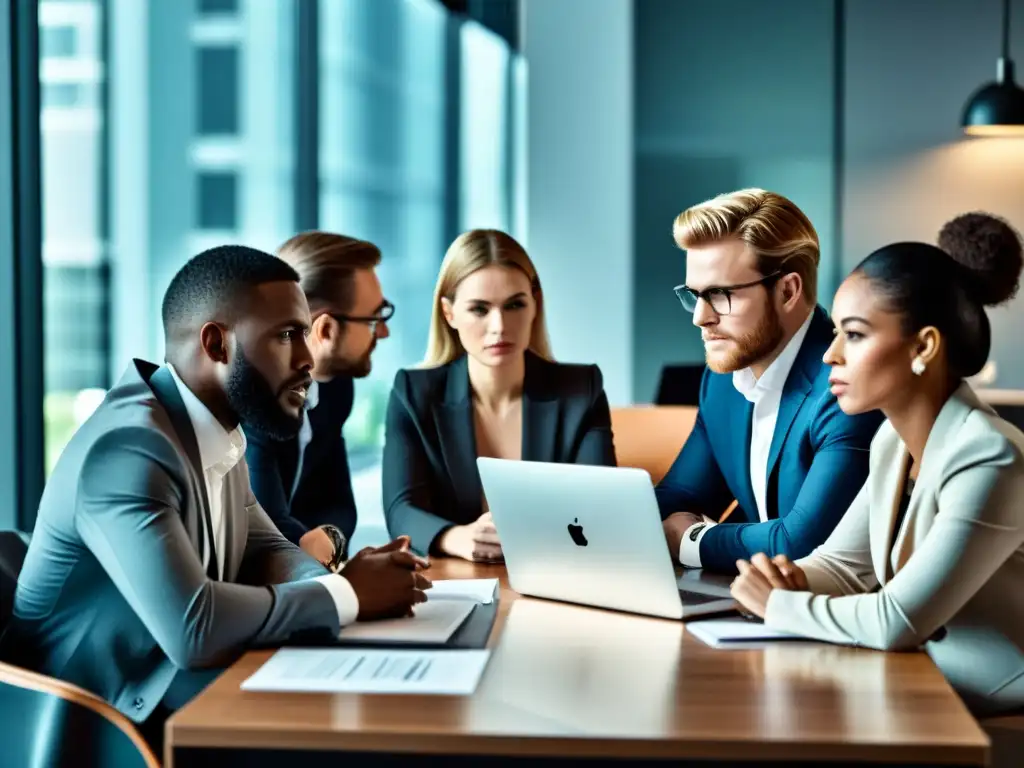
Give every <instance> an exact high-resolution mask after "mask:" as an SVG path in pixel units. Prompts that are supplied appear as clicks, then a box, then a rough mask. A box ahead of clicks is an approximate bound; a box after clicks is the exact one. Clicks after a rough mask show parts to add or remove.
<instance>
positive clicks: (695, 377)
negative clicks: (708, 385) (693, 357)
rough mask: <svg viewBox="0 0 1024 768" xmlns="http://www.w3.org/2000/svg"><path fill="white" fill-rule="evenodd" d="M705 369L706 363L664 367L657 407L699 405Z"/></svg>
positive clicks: (656, 401) (655, 398) (657, 396)
mask: <svg viewBox="0 0 1024 768" xmlns="http://www.w3.org/2000/svg"><path fill="white" fill-rule="evenodd" d="M705 367H706V366H705V365H704V363H678V364H675V365H666V366H663V367H662V369H661V376H660V377H659V378H658V392H657V394H656V395H655V396H654V402H655V403H656V404H657V405H694V406H695V405H697V404H698V403H699V401H700V383H701V380H702V379H703V378H704V368H705Z"/></svg>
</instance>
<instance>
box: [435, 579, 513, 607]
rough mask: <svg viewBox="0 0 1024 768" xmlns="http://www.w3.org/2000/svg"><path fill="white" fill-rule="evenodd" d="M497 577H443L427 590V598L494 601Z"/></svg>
mask: <svg viewBox="0 0 1024 768" xmlns="http://www.w3.org/2000/svg"><path fill="white" fill-rule="evenodd" d="M497 588H498V580H497V579H442V580H441V581H435V582H434V583H433V586H431V588H430V589H428V590H427V600H428V601H429V600H442V599H443V600H472V601H475V602H477V603H485V604H489V603H492V602H494V592H495V590H497Z"/></svg>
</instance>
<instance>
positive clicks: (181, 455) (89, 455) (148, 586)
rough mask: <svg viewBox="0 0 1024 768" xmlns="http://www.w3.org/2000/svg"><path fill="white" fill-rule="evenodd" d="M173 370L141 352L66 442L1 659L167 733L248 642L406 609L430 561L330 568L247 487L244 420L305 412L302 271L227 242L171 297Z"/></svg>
mask: <svg viewBox="0 0 1024 768" xmlns="http://www.w3.org/2000/svg"><path fill="white" fill-rule="evenodd" d="M163 323H164V331H165V339H166V365H164V366H156V365H154V364H152V363H148V362H145V361H142V360H134V361H133V362H132V364H131V365H129V366H128V370H127V371H126V372H125V374H124V376H123V377H122V378H121V380H120V381H119V382H118V384H117V385H116V386H115V387H114V388H113V389H111V390H110V392H109V393H108V394H107V396H106V399H105V400H104V401H103V403H102V404H101V405H100V406H99V408H98V409H97V410H96V412H95V413H94V414H93V415H92V417H91V418H90V419H89V420H88V421H87V422H86V423H85V424H84V425H83V426H82V427H81V429H79V431H78V432H77V433H76V434H75V436H74V437H73V438H72V440H71V442H70V443H69V444H68V446H67V448H66V449H65V450H64V452H63V454H62V456H61V458H60V461H59V462H58V464H57V466H56V469H55V470H54V472H53V474H52V476H51V477H50V479H49V482H48V483H47V486H46V490H45V492H44V494H43V498H42V501H41V503H40V506H39V514H38V518H37V521H36V527H35V532H34V535H33V537H32V542H31V545H30V546H29V550H28V555H27V557H26V559H25V564H24V568H23V570H22V572H21V576H20V578H19V580H18V587H17V591H16V594H15V604H14V617H13V619H12V623H11V626H10V628H9V636H8V637H5V642H4V646H5V650H4V655H5V656H6V657H7V658H8V659H10V660H13V661H15V662H16V663H19V664H21V665H22V666H27V667H29V668H31V669H34V670H37V671H40V672H43V673H45V674H48V675H51V676H53V677H57V678H60V679H62V680H66V681H68V682H72V683H75V684H77V685H80V686H82V687H84V688H87V689H89V690H91V691H93V692H95V693H97V694H98V695H100V696H102V697H103V698H104V699H106V700H107V701H109V702H111V703H112V704H113V705H114V706H115V707H117V708H118V709H119V710H120V711H121V712H123V713H124V714H125V715H127V716H128V717H129V718H131V719H132V720H134V721H135V722H137V723H145V724H146V726H152V728H149V727H146V728H144V732H145V731H153V732H155V733H159V732H160V730H162V721H163V719H165V718H166V717H167V715H168V713H169V712H171V711H173V710H174V709H176V708H177V707H179V706H181V705H182V704H183V703H184V702H185V701H187V700H188V699H189V698H191V696H193V695H194V694H195V693H197V692H198V690H200V689H201V687H202V686H203V685H204V684H205V683H207V682H209V681H210V680H211V679H212V676H213V675H212V674H211V673H210V672H204V671H203V670H209V669H214V670H215V669H217V668H220V667H223V666H225V665H227V664H230V663H231V662H232V661H233V660H234V659H235V658H237V657H238V655H239V654H240V653H241V652H243V651H244V650H245V649H247V648H250V647H253V646H274V645H281V644H283V643H285V642H287V641H288V640H289V638H290V637H292V636H293V635H294V634H295V633H299V632H311V631H312V632H315V631H323V632H327V633H333V634H334V635H337V633H338V631H339V630H340V628H341V627H342V626H344V625H346V624H348V623H350V622H352V621H355V620H356V619H360V620H367V619H375V618H383V617H391V616H401V615H405V614H408V613H409V612H410V611H411V609H412V606H413V605H414V604H415V603H418V602H422V601H424V600H425V599H426V596H425V593H424V589H426V588H428V587H429V586H430V582H429V581H428V580H427V578H426V577H425V576H424V575H423V574H422V573H421V572H420V571H421V570H422V569H423V568H425V567H426V566H427V562H426V561H425V560H422V559H421V558H417V557H415V556H414V555H412V554H411V553H410V552H409V551H408V550H407V543H408V542H407V541H401V540H396V541H394V542H392V543H391V544H389V545H387V546H386V547H382V548H379V549H368V550H364V551H362V552H360V553H359V554H357V555H356V556H355V557H353V558H352V559H351V560H349V561H348V562H347V563H346V564H345V566H344V568H343V569H342V570H341V572H340V573H332V572H330V571H328V570H327V569H326V568H325V567H324V566H323V565H321V564H320V563H318V562H317V561H316V560H314V559H313V558H312V557H310V556H309V555H307V554H305V553H304V552H303V551H302V550H301V549H299V548H298V547H297V546H295V545H294V544H292V543H290V542H289V541H288V540H287V539H285V538H284V536H282V535H281V534H280V532H279V531H278V530H277V528H276V527H275V526H274V524H273V523H272V522H271V521H270V519H269V518H268V517H267V515H266V514H265V513H264V511H263V509H262V508H261V507H260V505H259V503H258V502H257V501H256V499H255V498H254V496H253V493H252V491H251V490H250V486H249V472H248V469H247V467H246V463H245V436H244V434H243V432H242V430H241V428H240V425H246V424H252V425H253V426H254V427H258V428H259V429H260V430H261V432H263V433H264V434H273V435H278V436H279V437H280V438H281V439H285V438H288V437H291V436H293V435H294V434H295V433H296V431H297V430H298V429H299V426H300V425H301V423H302V412H303V407H304V403H305V394H306V390H307V388H308V386H309V383H310V373H309V372H310V369H311V367H312V363H313V361H312V356H311V354H310V351H309V349H308V348H307V346H306V333H307V331H308V329H309V325H310V313H309V307H308V305H307V303H306V299H305V296H304V295H303V292H302V289H301V288H300V286H299V282H298V275H297V274H296V273H295V271H294V270H293V269H292V268H291V267H290V266H288V265H287V264H286V263H285V262H283V261H281V260H280V259H277V258H276V257H274V256H271V255H268V254H265V253H262V252H260V251H255V250H252V249H250V248H243V247H240V246H222V247H219V248H214V249H212V250H209V251H206V252H204V253H202V254H200V255H198V256H196V257H195V258H194V259H192V260H191V261H189V262H188V263H187V264H186V265H185V266H184V267H183V268H182V269H181V271H179V272H178V274H177V275H176V276H175V277H174V279H173V280H172V281H171V284H170V286H169V288H168V290H167V293H166V295H165V297H164V302H163Z"/></svg>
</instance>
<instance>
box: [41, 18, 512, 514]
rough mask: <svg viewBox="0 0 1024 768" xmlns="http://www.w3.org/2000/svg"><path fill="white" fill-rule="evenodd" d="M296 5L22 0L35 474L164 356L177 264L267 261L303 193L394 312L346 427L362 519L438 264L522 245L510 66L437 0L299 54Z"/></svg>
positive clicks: (373, 498)
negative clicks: (34, 269) (35, 251)
mask: <svg viewBox="0 0 1024 768" xmlns="http://www.w3.org/2000/svg"><path fill="white" fill-rule="evenodd" d="M310 1H311V0H276V1H272V0H267V1H266V2H263V1H262V0H252V1H250V2H245V3H241V2H238V1H237V0H193V1H186V0H181V1H180V2H179V1H178V0H175V1H174V2H171V1H170V0H120V1H118V2H110V1H109V0H74V1H73V2H72V1H70V0H40V2H39V9H40V14H39V18H40V41H41V44H40V83H41V87H42V105H41V121H40V122H41V127H42V156H43V179H42V186H43V228H44V243H43V258H44V270H45V297H44V298H45V321H46V322H45V328H44V335H45V336H44V343H45V345H46V347H45V364H46V371H45V374H46V395H45V397H46V404H45V408H46V414H45V416H46V430H47V432H46V448H47V457H48V461H49V465H48V466H49V467H52V464H53V460H55V459H56V457H57V456H58V455H59V453H60V451H61V450H62V449H63V448H64V446H65V445H66V443H67V440H68V439H70V437H71V435H72V434H73V432H74V430H75V429H76V428H77V427H78V426H79V425H80V424H81V423H82V421H83V420H84V419H85V418H87V417H88V415H89V414H90V413H91V412H92V409H94V408H95V406H96V404H97V403H98V402H99V399H100V398H102V396H103V394H104V393H105V392H106V390H107V389H109V387H110V386H111V385H112V384H113V383H114V382H116V381H117V380H118V379H119V378H120V377H121V375H122V374H123V373H124V371H125V369H126V367H127V366H128V365H129V363H130V362H131V360H132V359H133V358H143V359H148V360H151V361H159V360H162V359H163V355H164V349H163V329H162V326H161V322H160V303H161V301H162V298H163V294H164V291H165V290H166V288H167V285H168V283H169V282H170V280H171V278H172V277H173V275H174V274H175V272H177V270H178V269H179V268H180V267H181V265H182V264H184V262H185V261H186V260H187V259H188V258H190V257H191V256H193V255H195V254H196V253H198V252H199V251H201V250H203V249H205V248H208V247H212V246H215V245H220V244H223V243H226V242H236V243H242V244H245V245H250V246H252V247H256V248H261V249H263V250H266V251H273V250H274V249H275V248H276V247H277V246H278V245H280V244H281V243H282V242H283V241H284V240H285V239H287V238H288V237H290V236H292V235H293V234H294V233H295V223H294V214H295V210H296V203H297V202H298V201H301V200H308V199H309V197H310V196H312V195H313V194H314V193H316V194H317V195H318V199H317V202H318V206H317V207H318V209H319V219H318V221H317V222H316V226H318V227H319V228H321V229H326V230H330V231H335V232H342V233H345V234H349V235H353V236H356V237H362V238H365V239H368V240H371V241H373V242H375V243H376V244H377V245H379V246H380V248H381V251H382V253H383V263H382V264H381V267H380V269H379V274H380V277H381V281H382V283H383V286H384V291H385V294H386V295H387V297H388V298H389V299H391V300H392V301H393V302H394V303H395V305H396V306H397V313H396V315H395V319H394V320H393V321H392V322H391V323H390V326H391V331H392V336H391V337H390V338H389V339H387V340H386V341H384V342H382V343H381V344H380V345H379V347H378V348H377V351H376V352H375V354H374V367H373V373H372V375H371V376H369V377H368V378H366V379H364V380H360V381H359V382H358V383H357V386H356V402H355V407H354V409H353V412H352V415H351V417H350V419H349V421H348V423H347V424H346V438H347V443H348V445H349V447H350V453H351V461H352V465H353V469H354V473H355V475H356V478H355V480H354V482H355V485H356V493H357V499H358V504H359V509H360V517H361V519H362V520H364V521H366V522H368V523H369V524H370V526H371V527H372V526H373V525H375V524H376V523H374V520H375V517H374V515H375V514H377V516H378V517H379V512H376V513H375V510H374V509H373V506H374V504H376V506H377V507H378V508H379V504H380V485H379V475H376V476H374V475H373V472H374V471H375V470H374V469H373V468H374V467H375V466H377V465H378V464H379V457H380V449H381V446H382V444H383V439H384V413H385V409H386V405H387V398H388V394H389V391H390V387H391V383H392V381H393V380H394V376H395V372H396V371H397V370H398V369H399V368H401V367H406V366H410V365H413V364H415V363H416V362H418V361H419V360H421V359H422V356H423V353H424V349H425V347H426V339H427V325H428V318H429V316H430V310H431V302H432V294H433V284H434V281H435V279H436V277H437V270H438V267H439V265H440V262H441V259H442V257H443V255H444V252H445V249H446V248H447V247H448V245H449V243H450V241H451V239H452V238H453V237H454V236H455V235H456V234H457V233H458V231H459V230H461V229H465V228H469V227H478V226H495V227H502V228H505V229H509V230H510V231H512V232H513V234H516V235H517V236H520V237H521V236H522V234H523V233H522V232H521V231H517V228H520V229H521V222H522V210H523V206H522V204H521V203H522V187H523V184H522V181H523V172H522V168H523V165H522V154H521V144H522V142H523V141H524V136H525V132H524V131H523V130H521V128H522V126H523V125H525V123H523V121H522V106H523V104H524V103H525V98H524V92H525V83H526V79H525V66H524V65H523V63H522V61H521V59H520V58H519V57H518V56H517V55H516V54H515V53H514V52H512V51H510V50H509V47H508V45H507V43H506V42H505V41H504V39H503V38H501V37H498V36H497V35H494V34H492V33H491V32H490V31H488V30H486V29H485V28H483V27H481V26H479V25H476V24H474V23H470V22H465V21H464V20H459V19H461V17H455V16H453V15H452V14H451V13H450V12H449V11H447V10H446V9H445V7H444V6H443V5H442V4H441V3H438V2H436V0H320V2H319V3H318V4H317V5H316V11H317V17H318V18H317V30H318V32H317V34H318V39H317V45H316V46H314V47H313V48H310V49H300V48H298V47H297V46H296V41H295V37H296V32H297V30H296V16H297V10H298V8H299V5H298V3H300V2H303V3H305V2H310ZM308 7H309V6H306V8H308ZM453 25H458V27H457V28H453ZM68 30H73V31H71V32H69V31H68ZM314 48H315V53H314V50H313V49H314ZM314 55H315V56H316V61H315V62H310V58H312V57H313V56H314ZM452 62H461V63H460V66H459V67H457V68H455V67H450V64H451V63H452ZM311 63H312V64H314V66H311V67H310V69H311V70H312V71H314V72H315V73H316V80H317V82H316V83H315V85H316V87H317V89H318V98H317V99H315V100H313V101H315V102H316V104H315V108H316V109H317V113H316V114H315V115H309V117H315V118H316V119H317V124H318V129H319V131H318V133H319V142H318V146H317V147H316V148H315V150H316V155H317V157H316V160H317V170H318V176H319V179H318V181H317V184H316V188H315V190H314V189H313V188H312V187H313V184H312V183H310V184H309V186H310V189H302V190H298V189H296V173H295V163H296V156H297V152H296V146H295V142H296V124H297V123H298V122H299V121H298V120H297V119H296V118H297V115H296V110H297V109H298V108H299V104H298V103H297V100H296V95H297V94H296V93H295V79H296V72H297V68H298V67H299V66H300V64H301V65H302V66H303V67H306V66H308V65H310V64H311ZM302 106H303V108H307V105H305V102H304V103H303V105H302ZM517 126H519V127H518V128H517ZM456 135H457V136H459V137H460V143H458V144H456V143H455V142H453V141H452V137H454V136H456ZM300 178H305V175H303V176H301V177H300ZM303 226H308V223H307V222H303ZM364 507H365V509H364ZM364 512H365V513H366V514H365V515H364ZM380 522H382V521H380Z"/></svg>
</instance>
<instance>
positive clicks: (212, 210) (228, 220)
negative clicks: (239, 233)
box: [196, 171, 238, 232]
mask: <svg viewBox="0 0 1024 768" xmlns="http://www.w3.org/2000/svg"><path fill="white" fill-rule="evenodd" d="M196 181H197V183H198V184H199V194H198V196H197V198H196V202H197V205H196V226H198V228H199V229H213V230H227V231H229V232H232V231H234V230H235V228H236V227H237V226H238V175H237V174H235V173H231V172H230V171H202V172H200V173H199V174H198V175H197V178H196Z"/></svg>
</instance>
